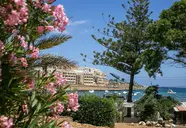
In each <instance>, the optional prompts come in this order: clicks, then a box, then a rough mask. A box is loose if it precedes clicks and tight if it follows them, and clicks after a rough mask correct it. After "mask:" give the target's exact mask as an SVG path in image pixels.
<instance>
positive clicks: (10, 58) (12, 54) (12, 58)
mask: <svg viewBox="0 0 186 128" xmlns="http://www.w3.org/2000/svg"><path fill="white" fill-rule="evenodd" d="M9 61H10V62H11V63H13V64H15V63H17V57H16V56H15V54H14V53H13V52H12V53H11V54H10V56H9Z"/></svg>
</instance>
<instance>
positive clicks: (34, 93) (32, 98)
mask: <svg viewBox="0 0 186 128" xmlns="http://www.w3.org/2000/svg"><path fill="white" fill-rule="evenodd" d="M35 96H36V92H35V91H34V92H32V97H31V102H33V101H34V99H35Z"/></svg>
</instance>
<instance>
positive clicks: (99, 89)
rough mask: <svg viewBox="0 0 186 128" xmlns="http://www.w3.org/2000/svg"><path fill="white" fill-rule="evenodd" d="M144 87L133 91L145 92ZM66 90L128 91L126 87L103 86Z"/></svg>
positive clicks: (77, 87) (73, 86)
mask: <svg viewBox="0 0 186 128" xmlns="http://www.w3.org/2000/svg"><path fill="white" fill-rule="evenodd" d="M145 89H146V88H145V87H134V88H133V90H145ZM67 90H78V91H89V90H96V91H105V90H108V91H111V90H114V91H116V90H117V91H119V90H128V87H104V86H82V85H79V86H78V85H70V86H69V88H68V89H67Z"/></svg>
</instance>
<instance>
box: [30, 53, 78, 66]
mask: <svg viewBox="0 0 186 128" xmlns="http://www.w3.org/2000/svg"><path fill="white" fill-rule="evenodd" d="M76 64H77V63H76V62H75V61H71V60H69V59H67V58H65V57H63V56H55V55H51V54H45V55H41V56H40V57H39V58H38V60H37V61H35V63H34V65H33V66H34V67H61V68H63V69H70V68H75V67H76Z"/></svg>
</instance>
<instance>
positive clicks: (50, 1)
mask: <svg viewBox="0 0 186 128" xmlns="http://www.w3.org/2000/svg"><path fill="white" fill-rule="evenodd" d="M54 1H55V0H48V1H47V2H48V3H49V4H52V3H53V2H54Z"/></svg>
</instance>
